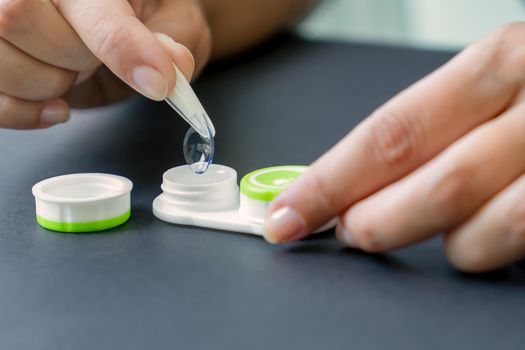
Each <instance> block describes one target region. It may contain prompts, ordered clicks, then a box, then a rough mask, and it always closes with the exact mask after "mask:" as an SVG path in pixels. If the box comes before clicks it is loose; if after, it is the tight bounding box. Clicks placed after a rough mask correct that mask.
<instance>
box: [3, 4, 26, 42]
mask: <svg viewBox="0 0 525 350" xmlns="http://www.w3.org/2000/svg"><path fill="white" fill-rule="evenodd" d="M27 4H28V1H26V0H2V1H0V33H2V34H4V35H5V34H7V33H10V32H13V31H14V30H15V28H16V26H17V24H18V23H19V22H20V20H21V18H23V16H24V13H25V12H26V7H27Z"/></svg>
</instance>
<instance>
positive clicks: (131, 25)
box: [0, 0, 211, 129]
mask: <svg viewBox="0 0 525 350" xmlns="http://www.w3.org/2000/svg"><path fill="white" fill-rule="evenodd" d="M153 32H155V34H154V33H153ZM160 33H163V34H160ZM173 38H176V39H177V41H178V42H179V43H177V42H175V41H174V40H173ZM0 39H1V40H0V57H1V58H0V127H4V128H15V129H30V128H44V127H49V126H52V125H55V124H58V123H63V122H65V121H67V120H68V118H69V113H70V111H69V107H70V105H73V106H85V107H88V106H94V105H103V104H107V103H111V102H115V101H117V100H119V99H122V98H124V97H127V96H129V90H131V89H129V87H131V88H133V89H134V90H136V91H138V92H140V93H141V94H143V95H144V96H146V97H149V98H151V99H153V100H163V99H165V98H166V96H167V94H168V92H169V91H171V90H172V89H173V88H174V86H175V83H176V82H175V80H176V74H175V71H174V67H173V63H175V64H176V65H177V66H178V67H179V68H180V69H181V70H182V72H183V73H184V74H185V75H186V76H187V77H188V78H190V77H191V76H192V74H193V71H194V69H195V63H197V67H196V68H197V69H200V68H202V66H203V65H204V64H205V62H206V61H207V60H208V56H209V51H210V49H209V48H210V46H211V43H210V41H211V40H210V35H209V30H208V28H207V25H206V21H205V20H204V14H202V12H201V10H200V7H199V5H198V3H197V1H196V0H171V1H168V0H165V1H163V0H159V1H148V2H146V1H143V0H131V1H129V2H128V1H126V0H75V1H71V0H45V1H41V0H0ZM180 43H184V45H182V44H180ZM187 47H188V48H190V49H192V51H193V52H194V53H196V57H195V58H196V59H198V61H197V62H195V61H194V59H193V56H192V53H191V52H190V51H189V50H188V49H187ZM106 67H107V68H106ZM117 77H118V78H119V79H117ZM82 81H83V83H80V84H79V82H82ZM121 81H123V82H125V83H126V84H122V83H121Z"/></svg>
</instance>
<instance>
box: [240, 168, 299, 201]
mask: <svg viewBox="0 0 525 350" xmlns="http://www.w3.org/2000/svg"><path fill="white" fill-rule="evenodd" d="M306 169H308V167H307V166H303V165H283V166H274V167H271V168H264V169H259V170H256V171H252V172H251V173H249V174H247V175H245V176H244V177H243V178H242V180H241V193H242V194H244V195H245V196H247V197H249V198H252V199H257V200H260V201H264V202H271V201H272V200H274V199H275V197H277V196H278V195H279V193H281V192H282V191H283V190H284V189H285V188H286V187H287V186H288V185H289V184H290V183H291V182H292V181H294V180H295V179H296V178H298V177H299V176H300V175H301V174H302V173H304V172H305V171H306Z"/></svg>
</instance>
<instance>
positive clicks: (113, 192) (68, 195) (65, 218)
mask: <svg viewBox="0 0 525 350" xmlns="http://www.w3.org/2000/svg"><path fill="white" fill-rule="evenodd" d="M132 188H133V184H132V183H131V181H130V180H128V179H126V178H124V177H121V176H116V175H109V174H98V173H93V174H90V173H88V174H70V175H63V176H57V177H53V178H50V179H47V180H44V181H41V182H39V183H37V184H36V185H35V186H33V195H34V196H35V202H36V214H37V221H38V223H39V224H40V225H41V226H43V227H45V228H47V229H50V230H53V231H60V232H93V231H101V230H106V229H109V228H112V227H115V226H118V225H120V224H122V223H124V222H125V221H127V220H128V219H129V217H130V207H131V200H130V199H131V196H130V193H131V190H132Z"/></svg>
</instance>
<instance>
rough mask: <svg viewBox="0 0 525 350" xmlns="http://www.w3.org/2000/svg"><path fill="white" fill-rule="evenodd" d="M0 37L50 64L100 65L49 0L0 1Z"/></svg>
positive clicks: (83, 67) (77, 68)
mask: <svg viewBox="0 0 525 350" xmlns="http://www.w3.org/2000/svg"><path fill="white" fill-rule="evenodd" d="M0 37H2V38H4V39H5V40H7V41H9V42H10V43H11V44H13V45H14V46H16V47H17V48H19V49H20V50H22V51H24V52H25V53H27V54H28V55H29V56H32V57H35V58H37V59H38V60H40V61H43V62H46V63H48V64H50V65H54V66H58V67H62V68H66V69H70V70H74V71H84V70H89V69H92V68H94V67H96V66H98V65H99V64H100V63H99V61H98V59H97V58H96V57H95V56H94V55H93V54H92V53H91V51H89V49H88V48H87V47H86V45H85V44H84V43H83V42H82V40H80V38H79V36H78V35H77V33H75V31H74V30H73V28H72V27H71V26H70V25H69V24H68V23H67V21H66V20H65V19H64V18H63V17H62V15H61V14H60V13H59V12H58V10H57V8H56V7H55V5H54V4H53V3H52V1H51V0H45V1H2V2H0Z"/></svg>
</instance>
